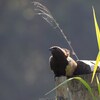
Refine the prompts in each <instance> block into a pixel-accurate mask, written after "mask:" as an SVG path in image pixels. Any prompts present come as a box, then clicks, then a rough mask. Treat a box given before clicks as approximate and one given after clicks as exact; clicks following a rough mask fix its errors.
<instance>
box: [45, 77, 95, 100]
mask: <svg viewBox="0 0 100 100" xmlns="http://www.w3.org/2000/svg"><path fill="white" fill-rule="evenodd" d="M72 80H78V81H80V82H81V83H82V84H83V85H84V86H85V87H86V88H87V90H88V91H89V93H90V94H91V96H92V97H93V100H96V99H95V96H94V95H93V92H92V88H91V87H90V86H89V84H88V83H87V82H86V81H85V80H83V79H82V78H81V77H73V78H69V79H67V80H66V81H64V82H62V83H61V84H59V85H58V86H56V87H55V88H53V89H52V90H51V91H49V92H47V93H46V94H45V95H48V94H50V93H51V92H53V91H54V90H56V89H57V88H59V87H60V86H62V85H64V84H66V83H68V82H69V81H72Z"/></svg>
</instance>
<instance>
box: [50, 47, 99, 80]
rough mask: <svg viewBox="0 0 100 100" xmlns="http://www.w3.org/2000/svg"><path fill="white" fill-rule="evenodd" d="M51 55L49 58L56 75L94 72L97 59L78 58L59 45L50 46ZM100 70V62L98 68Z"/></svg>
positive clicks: (68, 75) (70, 75) (71, 75)
mask: <svg viewBox="0 0 100 100" xmlns="http://www.w3.org/2000/svg"><path fill="white" fill-rule="evenodd" d="M49 50H50V52H51V56H50V58H49V63H50V68H51V70H52V71H53V72H54V74H55V77H60V76H67V77H68V78H69V77H73V76H76V75H83V74H90V73H92V72H93V69H94V65H95V61H91V60H77V61H75V60H74V59H73V58H72V57H71V56H70V51H69V50H68V49H66V48H61V47H59V46H52V47H50V49H49ZM97 72H100V64H99V67H98V69H97Z"/></svg>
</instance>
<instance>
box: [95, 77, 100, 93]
mask: <svg viewBox="0 0 100 100" xmlns="http://www.w3.org/2000/svg"><path fill="white" fill-rule="evenodd" d="M96 80H97V85H98V93H99V95H100V82H99V79H98V76H96Z"/></svg>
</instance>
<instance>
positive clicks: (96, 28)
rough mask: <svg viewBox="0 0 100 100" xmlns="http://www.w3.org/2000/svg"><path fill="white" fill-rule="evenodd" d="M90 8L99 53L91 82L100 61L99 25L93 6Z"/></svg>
mask: <svg viewBox="0 0 100 100" xmlns="http://www.w3.org/2000/svg"><path fill="white" fill-rule="evenodd" d="M92 9H93V18H94V24H95V30H96V37H97V43H98V48H99V53H98V55H97V59H96V64H95V66H94V71H93V75H92V79H91V82H93V79H94V76H95V73H96V70H97V67H98V64H99V61H100V29H99V26H98V23H97V19H96V14H95V10H94V7H92Z"/></svg>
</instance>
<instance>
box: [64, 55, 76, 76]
mask: <svg viewBox="0 0 100 100" xmlns="http://www.w3.org/2000/svg"><path fill="white" fill-rule="evenodd" d="M67 61H68V65H67V66H66V76H73V73H74V71H75V70H76V68H77V63H76V62H75V60H73V59H72V58H71V57H69V56H68V57H67Z"/></svg>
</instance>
